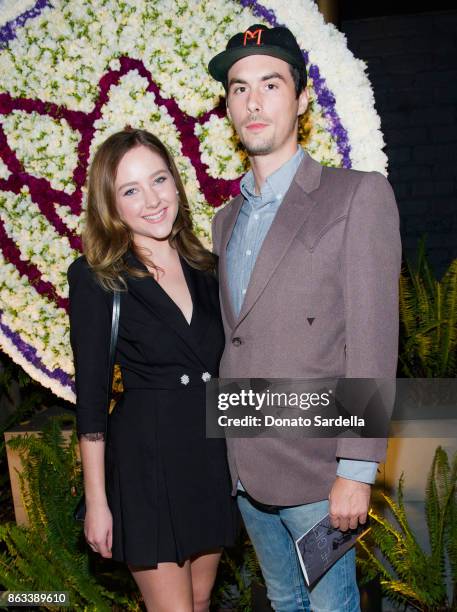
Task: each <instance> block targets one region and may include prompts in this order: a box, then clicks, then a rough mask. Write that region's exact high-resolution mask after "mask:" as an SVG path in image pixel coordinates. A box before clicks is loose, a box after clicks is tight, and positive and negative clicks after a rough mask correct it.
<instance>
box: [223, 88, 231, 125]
mask: <svg viewBox="0 0 457 612" xmlns="http://www.w3.org/2000/svg"><path fill="white" fill-rule="evenodd" d="M227 95H228V94H227ZM225 110H226V111H227V117H228V118H229V119H230V121H231V120H232V115H231V114H230V109H229V105H228V100H227V97H226V98H225Z"/></svg>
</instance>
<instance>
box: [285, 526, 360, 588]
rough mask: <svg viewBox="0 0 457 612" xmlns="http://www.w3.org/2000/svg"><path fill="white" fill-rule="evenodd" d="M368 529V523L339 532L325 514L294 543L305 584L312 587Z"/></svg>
mask: <svg viewBox="0 0 457 612" xmlns="http://www.w3.org/2000/svg"><path fill="white" fill-rule="evenodd" d="M369 529H370V526H369V522H368V519H367V522H366V523H365V524H364V525H361V524H360V523H359V525H358V526H357V528H356V529H348V530H347V531H340V530H339V529H335V527H332V525H331V523H330V517H329V515H328V514H326V515H325V516H324V517H323V518H321V520H320V521H318V522H317V523H316V524H315V525H313V527H311V529H309V530H308V531H307V532H306V533H304V534H303V535H302V536H301V537H300V538H298V540H296V541H295V545H296V547H297V552H298V558H299V560H300V565H301V568H302V570H303V574H304V576H305V580H306V584H307V585H308V586H309V587H312V586H313V585H314V584H315V583H316V582H317V581H318V580H319V578H320V577H321V576H323V575H324V574H325V572H326V571H327V570H328V569H330V568H331V567H332V565H333V564H334V563H335V561H338V559H339V558H340V557H342V556H343V555H344V553H345V552H346V551H347V550H349V548H351V546H354V544H355V542H356V540H357V539H358V538H360V537H361V536H362V535H365V534H366V533H367V531H368V530H369Z"/></svg>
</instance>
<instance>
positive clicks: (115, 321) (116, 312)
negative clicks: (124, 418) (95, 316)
mask: <svg viewBox="0 0 457 612" xmlns="http://www.w3.org/2000/svg"><path fill="white" fill-rule="evenodd" d="M120 313H121V292H120V291H117V290H114V291H113V315H112V318H111V339H110V344H109V370H108V371H109V381H108V389H107V398H106V411H107V418H108V411H109V406H110V402H111V392H112V387H113V376H114V360H115V357H116V346H117V335H118V331H119V316H120ZM105 438H106V431H105Z"/></svg>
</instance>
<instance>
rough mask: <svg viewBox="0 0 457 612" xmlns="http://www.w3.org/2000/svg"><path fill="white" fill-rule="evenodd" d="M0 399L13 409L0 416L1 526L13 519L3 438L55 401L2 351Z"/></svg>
mask: <svg viewBox="0 0 457 612" xmlns="http://www.w3.org/2000/svg"><path fill="white" fill-rule="evenodd" d="M0 398H2V402H5V403H6V405H8V404H9V406H10V407H11V408H12V409H13V410H12V411H11V413H10V414H8V412H7V411H6V414H5V415H2V422H1V425H0V522H3V521H7V520H12V519H13V518H14V510H13V501H12V497H11V488H10V486H9V474H8V466H7V459H6V446H5V439H4V435H3V434H4V432H5V431H7V430H8V429H10V428H11V427H13V426H14V425H16V424H18V423H20V422H22V421H24V420H26V419H29V418H30V417H32V416H33V415H34V414H35V413H36V412H37V411H38V410H40V409H41V408H42V407H43V406H45V405H46V406H50V405H52V404H54V403H55V402H56V401H57V400H58V398H57V397H56V396H55V395H54V394H53V393H52V392H51V391H50V390H49V389H46V388H45V387H42V386H41V385H40V384H39V383H37V382H36V381H35V380H33V379H31V378H30V376H29V375H28V374H26V372H24V370H23V369H22V368H21V367H20V366H19V365H17V364H16V363H14V361H13V360H12V359H10V357H8V355H6V354H4V353H2V352H1V351H0ZM59 401H60V400H59ZM60 403H62V402H60Z"/></svg>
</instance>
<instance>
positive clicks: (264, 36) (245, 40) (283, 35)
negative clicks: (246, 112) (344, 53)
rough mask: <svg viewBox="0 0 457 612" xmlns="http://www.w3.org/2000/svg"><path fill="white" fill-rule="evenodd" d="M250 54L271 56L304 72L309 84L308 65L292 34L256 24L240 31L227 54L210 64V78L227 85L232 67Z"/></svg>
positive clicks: (231, 40) (232, 40) (223, 52)
mask: <svg viewBox="0 0 457 612" xmlns="http://www.w3.org/2000/svg"><path fill="white" fill-rule="evenodd" d="M247 55H272V56H273V57H278V58H279V59H282V60H284V61H285V62H288V63H289V64H292V66H296V67H297V68H299V69H300V70H303V73H304V77H305V85H306V64H305V60H304V59H303V55H302V52H301V50H300V47H299V45H298V43H297V41H296V39H295V36H294V35H293V34H292V32H291V31H290V30H289V29H288V28H285V27H282V26H280V27H277V28H267V26H265V25H263V24H260V23H255V24H254V25H251V26H249V28H248V29H247V30H246V31H245V32H238V34H235V35H234V36H232V38H231V39H230V40H229V41H228V43H227V47H226V49H225V51H222V53H218V55H216V56H214V57H213V59H212V60H211V61H210V63H209V64H208V71H209V73H210V75H211V76H212V77H213V78H214V79H216V81H220V82H221V83H225V81H226V80H227V73H228V71H229V69H230V68H231V67H232V65H233V64H234V63H235V62H237V61H238V60H239V59H241V58H242V57H246V56H247Z"/></svg>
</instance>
